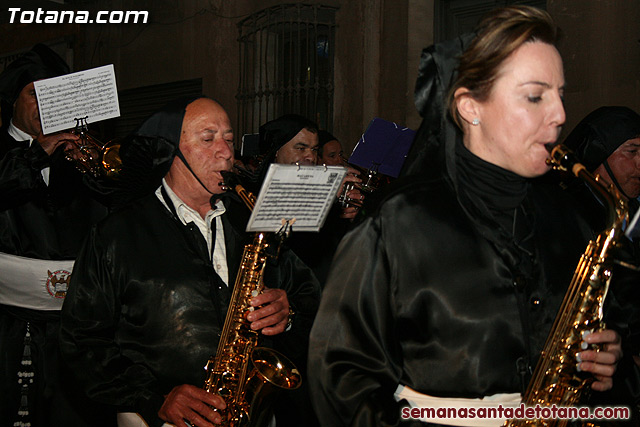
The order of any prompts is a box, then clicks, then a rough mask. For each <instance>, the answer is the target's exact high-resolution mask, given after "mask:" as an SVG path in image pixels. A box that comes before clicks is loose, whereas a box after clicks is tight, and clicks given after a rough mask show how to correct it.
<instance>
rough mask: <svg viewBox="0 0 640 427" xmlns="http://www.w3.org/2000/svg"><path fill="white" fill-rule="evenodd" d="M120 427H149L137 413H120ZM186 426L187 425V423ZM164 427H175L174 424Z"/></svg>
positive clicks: (164, 425)
mask: <svg viewBox="0 0 640 427" xmlns="http://www.w3.org/2000/svg"><path fill="white" fill-rule="evenodd" d="M116 421H117V422H118V427H149V424H147V423H146V422H145V421H144V419H143V418H142V417H141V416H140V415H138V414H137V413H136V412H118V415H117V417H116ZM185 424H186V423H185ZM162 427H175V426H174V425H173V424H167V423H164V424H162Z"/></svg>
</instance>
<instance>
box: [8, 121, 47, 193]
mask: <svg viewBox="0 0 640 427" xmlns="http://www.w3.org/2000/svg"><path fill="white" fill-rule="evenodd" d="M7 133H9V135H11V137H12V138H13V139H15V140H16V141H29V147H31V144H32V143H33V138H32V137H31V135H29V134H28V133H26V132H23V131H22V130H20V129H18V128H17V127H16V125H14V124H13V119H11V122H10V123H9V128H8V129H7ZM50 172H51V168H50V167H49V166H47V167H45V168H44V169H42V170H41V171H40V173H41V174H42V179H44V183H45V184H47V186H48V185H49V173H50Z"/></svg>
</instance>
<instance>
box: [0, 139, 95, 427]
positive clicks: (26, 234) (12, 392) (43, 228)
mask: <svg viewBox="0 0 640 427" xmlns="http://www.w3.org/2000/svg"><path fill="white" fill-rule="evenodd" d="M46 166H49V167H50V168H51V169H50V176H49V177H50V180H49V185H48V186H47V185H46V184H45V182H44V180H43V178H42V174H41V169H43V168H44V167H46ZM106 213H107V208H106V207H105V205H104V204H103V203H102V202H100V201H98V200H97V199H96V198H95V197H94V195H93V194H92V193H91V192H90V191H89V190H88V188H87V187H85V186H84V185H83V176H82V175H81V174H80V173H79V172H78V171H76V170H75V168H74V166H73V165H72V164H71V163H69V162H68V161H66V160H65V159H64V153H62V151H61V150H57V151H56V152H54V154H53V155H52V156H49V155H47V153H46V152H45V151H44V150H43V149H42V147H41V146H40V145H39V144H37V143H34V144H32V145H31V147H29V146H28V142H27V141H16V140H14V139H13V138H12V137H11V136H10V135H9V134H8V133H7V130H6V128H3V129H1V130H0V252H4V253H7V254H12V255H18V256H23V257H30V258H36V259H47V260H70V259H74V258H75V256H76V254H77V253H78V250H79V248H80V246H81V245H82V242H83V240H84V238H85V236H86V234H87V233H88V231H89V229H90V227H91V225H92V224H93V223H95V222H96V221H98V220H99V219H101V218H103V217H104V216H105V215H106ZM0 274H2V273H1V272H0ZM58 318H59V311H58V310H47V311H41V310H31V309H26V308H22V307H15V306H9V305H2V304H0V366H1V370H0V395H2V396H3V397H2V399H0V426H4V425H13V421H12V420H13V418H14V417H15V416H16V414H17V412H18V407H19V405H20V398H21V394H20V386H19V385H18V377H17V372H18V370H19V369H20V361H21V359H22V357H23V350H24V336H25V333H26V329H27V323H29V325H30V334H31V336H32V340H31V354H32V359H33V365H32V366H33V369H34V372H35V377H34V381H35V383H34V385H33V386H32V387H30V394H29V400H28V401H29V407H30V412H31V417H32V418H31V421H32V424H33V425H49V424H51V423H52V424H60V423H61V424H69V425H71V424H74V425H80V421H78V420H76V419H75V418H74V414H73V412H74V411H72V410H71V409H69V407H68V406H66V405H67V402H66V399H65V400H64V402H60V399H61V398H64V393H62V392H61V391H60V389H59V386H60V385H59V380H63V379H64V377H65V376H64V374H63V373H61V372H60V367H59V366H58V362H59V358H58V348H57V342H58V336H57V332H58ZM4 423H7V424H4Z"/></svg>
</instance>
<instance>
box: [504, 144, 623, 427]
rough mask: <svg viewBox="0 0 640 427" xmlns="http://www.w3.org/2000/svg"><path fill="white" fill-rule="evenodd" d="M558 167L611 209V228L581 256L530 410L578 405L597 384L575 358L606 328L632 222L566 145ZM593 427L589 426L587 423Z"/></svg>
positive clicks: (553, 160)
mask: <svg viewBox="0 0 640 427" xmlns="http://www.w3.org/2000/svg"><path fill="white" fill-rule="evenodd" d="M547 162H548V163H549V164H551V165H552V166H553V167H554V168H555V169H559V170H563V171H570V172H572V173H573V174H574V175H575V176H577V177H579V178H581V179H583V180H584V181H585V182H586V183H587V184H588V185H589V187H591V189H592V190H593V191H594V192H595V193H596V194H597V195H598V197H599V198H600V199H602V202H603V203H604V204H605V206H606V207H607V208H608V218H607V220H608V222H607V224H608V228H607V229H605V230H604V231H602V232H601V233H600V234H599V235H598V237H597V238H596V240H595V241H593V240H592V241H590V242H589V244H588V246H587V249H586V251H585V252H584V254H583V255H582V257H581V258H580V262H579V263H578V267H577V268H576V270H575V272H574V275H573V279H572V280H571V284H570V285H569V289H568V290H567V293H566V295H565V297H564V300H563V302H562V305H561V307H560V310H559V312H558V315H557V316H556V319H555V321H554V324H553V327H552V328H551V332H550V333H549V336H548V337H547V341H546V343H545V346H544V350H543V351H542V354H541V355H540V360H539V361H538V364H537V365H536V368H535V370H534V372H533V377H532V379H531V381H530V383H529V386H528V387H527V390H526V392H525V395H524V397H523V403H524V404H525V405H526V406H536V405H540V406H541V407H545V406H546V407H550V406H552V405H556V406H557V407H561V406H562V407H569V406H576V405H577V404H578V403H579V402H580V400H581V398H582V397H583V395H586V393H587V392H588V386H589V385H590V384H591V383H592V382H593V376H592V375H591V374H590V373H585V372H578V370H577V368H576V364H577V360H576V355H577V354H578V353H579V352H580V351H582V350H583V349H584V348H583V347H581V345H582V338H583V335H584V334H588V333H591V332H595V331H598V330H601V329H604V322H603V318H602V317H603V313H602V309H603V304H604V300H605V298H606V296H607V291H608V289H609V282H610V280H611V268H612V266H613V262H614V260H613V257H612V256H611V253H610V252H611V249H612V248H614V247H616V246H618V245H619V244H620V242H621V240H620V239H621V237H622V236H623V231H622V227H623V225H624V223H625V222H627V221H628V216H629V215H628V210H627V203H626V201H625V200H623V199H622V198H621V197H620V195H619V193H618V191H617V190H616V189H615V188H614V187H613V186H607V185H605V184H604V183H602V182H601V181H600V179H599V177H597V176H596V177H594V176H593V175H591V173H589V172H588V171H587V170H586V168H585V167H584V166H583V165H582V164H580V163H578V162H576V161H575V160H574V159H573V156H572V153H571V151H569V150H568V149H567V148H566V147H565V146H563V145H557V146H555V147H553V149H552V150H551V155H550V158H549V159H548V160H547ZM568 422H569V420H554V419H541V420H526V419H517V420H509V421H507V422H506V423H505V424H504V425H505V426H510V427H516V426H545V427H546V426H566V425H567V423H568ZM589 425H591V424H589Z"/></svg>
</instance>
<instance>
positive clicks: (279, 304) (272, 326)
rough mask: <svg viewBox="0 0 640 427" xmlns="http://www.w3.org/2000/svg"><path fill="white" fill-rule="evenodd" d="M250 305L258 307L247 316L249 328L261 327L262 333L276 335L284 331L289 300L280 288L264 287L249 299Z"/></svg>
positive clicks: (287, 316)
mask: <svg viewBox="0 0 640 427" xmlns="http://www.w3.org/2000/svg"><path fill="white" fill-rule="evenodd" d="M251 306H252V307H256V308H257V307H260V308H257V309H256V310H255V311H252V312H251V313H249V315H248V316H247V320H249V321H250V322H251V329H254V330H256V331H258V330H260V329H262V333H263V334H264V335H277V334H280V333H282V332H284V330H285V328H286V327H287V321H288V320H289V300H288V299H287V293H286V292H285V291H284V290H282V289H272V288H265V289H264V291H263V292H262V293H261V294H260V295H258V296H256V297H253V298H252V299H251Z"/></svg>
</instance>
